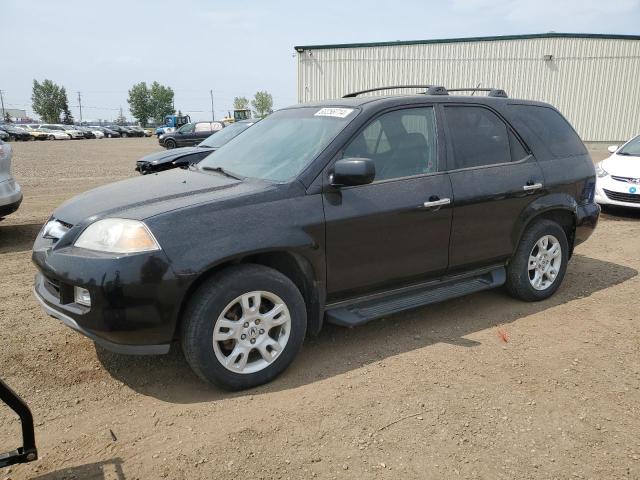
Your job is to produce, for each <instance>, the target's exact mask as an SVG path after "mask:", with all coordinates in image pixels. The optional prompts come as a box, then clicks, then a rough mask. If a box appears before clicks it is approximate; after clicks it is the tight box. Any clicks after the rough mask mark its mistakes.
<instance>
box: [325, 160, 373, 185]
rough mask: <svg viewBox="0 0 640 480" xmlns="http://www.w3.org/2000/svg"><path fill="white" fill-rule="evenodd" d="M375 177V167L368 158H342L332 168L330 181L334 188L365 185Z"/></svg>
mask: <svg viewBox="0 0 640 480" xmlns="http://www.w3.org/2000/svg"><path fill="white" fill-rule="evenodd" d="M375 177H376V165H375V163H373V160H371V159H370V158H343V159H342V160H338V161H337V162H336V163H335V164H334V166H333V173H332V174H331V177H330V180H331V185H333V186H334V187H343V186H344V187H348V186H353V185H366V184H367V183H371V182H373V179H374V178H375Z"/></svg>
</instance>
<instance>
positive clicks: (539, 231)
mask: <svg viewBox="0 0 640 480" xmlns="http://www.w3.org/2000/svg"><path fill="white" fill-rule="evenodd" d="M568 260H569V244H568V242H567V235H566V233H565V231H564V229H563V228H562V227H561V226H560V225H558V224H557V223H555V222H552V221H550V220H539V221H536V222H535V223H533V224H532V225H530V226H529V227H528V228H527V229H526V231H525V232H524V234H523V235H522V238H521V240H520V244H519V245H518V249H517V250H516V253H515V255H514V256H513V258H512V259H511V262H510V263H509V266H508V267H507V283H506V286H507V290H508V291H509V293H510V294H511V295H513V296H514V297H516V298H520V299H522V300H526V301H529V302H535V301H538V300H544V299H546V298H549V297H550V296H551V295H553V294H554V293H555V292H556V290H558V288H559V287H560V284H561V283H562V280H563V278H564V274H565V272H566V270H567V262H568Z"/></svg>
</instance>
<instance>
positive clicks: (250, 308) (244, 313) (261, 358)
mask: <svg viewBox="0 0 640 480" xmlns="http://www.w3.org/2000/svg"><path fill="white" fill-rule="evenodd" d="M290 332H291V315H290V313H289V309H288V308H287V305H286V304H285V303H284V301H283V300H282V299H281V298H280V297H278V296H277V295H275V294H274V293H271V292H266V291H253V292H248V293H245V294H243V295H240V296H239V297H237V298H235V299H234V300H233V301H231V302H229V304H228V305H227V306H226V307H225V308H224V309H223V311H222V314H221V315H220V316H219V317H218V320H217V321H216V324H215V326H214V330H213V350H214V352H215V355H216V358H217V359H218V361H219V362H220V364H221V365H223V366H224V367H225V368H226V369H227V370H230V371H232V372H235V373H240V374H250V373H255V372H259V371H261V370H263V369H265V368H267V367H268V366H269V365H271V364H272V363H273V362H274V361H275V360H276V359H277V358H278V357H279V356H280V354H281V353H282V352H283V351H284V349H285V347H286V346H287V342H288V340H289V334H290Z"/></svg>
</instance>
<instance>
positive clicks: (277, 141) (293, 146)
mask: <svg viewBox="0 0 640 480" xmlns="http://www.w3.org/2000/svg"><path fill="white" fill-rule="evenodd" d="M356 114H357V112H356V111H354V109H352V108H320V107H303V108H293V109H290V110H280V111H278V112H275V113H273V114H271V115H269V116H268V117H267V118H265V119H264V120H261V121H260V122H258V123H256V124H255V125H254V126H252V127H251V128H250V129H248V130H247V131H246V132H245V133H244V134H243V135H242V136H240V137H236V138H234V139H233V140H231V141H230V142H229V143H227V144H226V145H224V146H223V147H222V148H220V149H219V150H216V152H215V153H213V154H211V155H209V156H208V157H207V158H205V159H204V160H203V161H202V162H200V163H199V166H200V168H203V169H207V168H215V167H222V168H223V169H224V170H226V171H228V172H230V173H233V174H238V175H240V176H243V177H253V178H262V179H265V180H272V181H275V182H284V181H287V180H290V179H292V178H294V177H296V176H297V175H298V174H299V173H300V172H301V171H302V170H303V169H304V168H305V167H306V166H307V165H308V164H309V163H310V162H311V161H312V160H313V159H314V158H315V157H316V156H317V155H318V154H319V153H320V152H321V151H322V150H323V149H324V148H325V147H326V146H327V145H328V144H329V143H330V142H331V141H332V140H333V139H334V138H335V136H336V135H337V134H338V133H339V132H340V131H341V130H342V129H343V128H344V127H345V126H346V125H347V124H348V123H349V122H351V120H353V118H355V116H356ZM227 128H229V127H227ZM225 130H226V129H225ZM223 132H224V130H223ZM216 135H221V133H216V134H215V135H214V137H215V136H216ZM214 140H215V139H214Z"/></svg>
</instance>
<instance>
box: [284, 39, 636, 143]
mask: <svg viewBox="0 0 640 480" xmlns="http://www.w3.org/2000/svg"><path fill="white" fill-rule="evenodd" d="M295 49H296V51H297V53H298V101H300V102H312V101H315V100H325V99H328V98H336V97H341V96H343V95H345V94H347V93H349V92H355V91H359V90H364V89H367V88H374V87H381V86H388V85H424V84H431V85H441V86H444V87H446V88H468V87H478V86H480V87H484V88H488V87H494V88H501V89H504V90H506V92H507V94H508V95H509V97H512V98H522V99H528V100H539V101H544V102H549V103H551V104H552V105H554V106H555V107H556V108H558V109H559V110H560V111H561V112H562V113H563V114H564V115H565V116H566V117H567V118H568V119H569V121H570V122H571V123H572V124H573V126H574V127H575V128H576V130H577V131H578V133H579V134H580V136H581V137H582V139H583V140H585V141H622V140H628V139H629V138H630V137H632V136H635V135H637V134H639V133H640V75H638V72H640V36H633V35H601V34H566V33H543V34H534V35H510V36H498V37H477V38H451V39H442V40H417V41H397V42H381V43H353V44H340V45H310V46H298V47H295ZM413 91H414V92H416V93H417V92H418V91H419V90H413ZM422 91H424V90H422ZM410 92H411V91H407V90H403V93H410ZM397 93H400V91H398V90H394V91H389V92H384V93H381V94H397Z"/></svg>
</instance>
